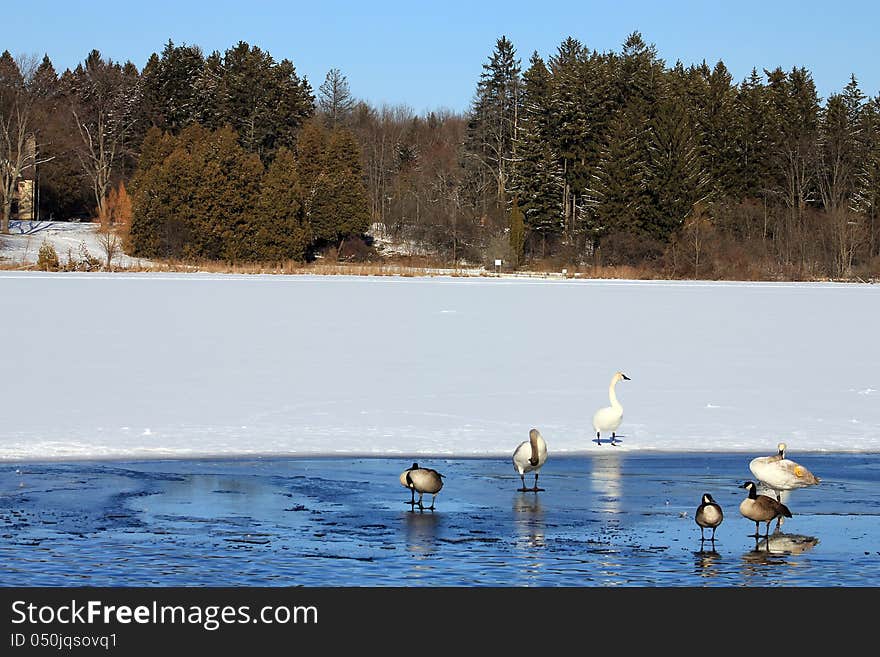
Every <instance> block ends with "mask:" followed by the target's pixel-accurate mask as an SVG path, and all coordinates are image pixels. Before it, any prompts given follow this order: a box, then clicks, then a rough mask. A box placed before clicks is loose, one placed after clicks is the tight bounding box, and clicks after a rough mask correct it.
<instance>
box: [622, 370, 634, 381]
mask: <svg viewBox="0 0 880 657" xmlns="http://www.w3.org/2000/svg"><path fill="white" fill-rule="evenodd" d="M620 375H621V376H622V377H623V378H624V379H626V380H627V381H632V379H631V378H629V377H628V376H627V375H626V374H624V373H623V372H621V373H620Z"/></svg>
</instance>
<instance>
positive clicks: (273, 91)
mask: <svg viewBox="0 0 880 657" xmlns="http://www.w3.org/2000/svg"><path fill="white" fill-rule="evenodd" d="M195 87H196V91H197V98H198V99H199V101H198V102H199V105H200V106H201V108H202V109H201V112H200V120H201V121H202V122H203V123H204V124H205V125H206V126H208V127H210V128H212V129H218V128H221V127H222V126H223V125H226V124H228V125H230V126H231V127H232V128H233V129H234V130H235V131H236V133H237V134H238V135H239V141H240V143H241V145H242V147H244V148H245V149H246V150H248V151H251V152H254V153H257V154H259V155H260V157H261V158H262V159H263V160H264V161H268V160H270V159H271V158H272V156H273V155H274V153H275V150H276V149H278V148H280V147H281V146H287V147H288V148H292V147H293V146H294V145H295V143H296V135H297V133H298V131H299V129H300V128H301V127H302V125H303V123H304V122H305V121H306V120H307V119H308V118H309V117H310V116H311V115H312V114H313V113H314V96H313V95H312V90H311V86H310V85H309V83H308V81H307V80H305V79H300V77H299V76H298V75H297V73H296V69H295V67H294V66H293V63H292V62H291V61H290V60H287V59H284V60H282V61H280V62H276V61H275V59H274V58H273V57H272V56H271V55H270V54H269V53H267V52H264V51H263V50H261V49H260V48H258V47H256V46H250V45H249V44H247V43H245V42H244V41H240V42H239V43H238V44H237V45H236V46H235V47H233V48H230V49H228V50H226V52H225V53H224V54H223V55H222V57H221V55H220V54H219V53H216V52H215V53H212V54H211V55H210V56H209V57H208V58H207V59H206V60H205V66H204V68H203V70H202V73H201V75H200V76H199V77H198V78H197V81H196V84H195Z"/></svg>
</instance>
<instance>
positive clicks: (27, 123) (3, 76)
mask: <svg viewBox="0 0 880 657" xmlns="http://www.w3.org/2000/svg"><path fill="white" fill-rule="evenodd" d="M37 67H38V60H37V58H36V57H35V56H31V55H20V56H19V57H18V58H16V59H13V57H12V55H10V54H9V51H8V50H7V51H4V52H3V54H2V55H0V203H2V212H0V233H8V232H9V220H10V218H11V216H12V202H13V199H14V198H15V196H16V195H17V192H18V185H19V182H20V181H21V178H22V176H23V175H24V174H26V173H28V172H33V170H34V169H35V168H36V166H37V165H38V164H39V163H40V162H41V160H40V155H39V148H38V145H37V141H36V135H35V126H34V125H33V123H34V106H35V100H36V96H35V94H34V93H33V90H32V88H31V87H32V83H33V80H34V74H35V73H36V71H37Z"/></svg>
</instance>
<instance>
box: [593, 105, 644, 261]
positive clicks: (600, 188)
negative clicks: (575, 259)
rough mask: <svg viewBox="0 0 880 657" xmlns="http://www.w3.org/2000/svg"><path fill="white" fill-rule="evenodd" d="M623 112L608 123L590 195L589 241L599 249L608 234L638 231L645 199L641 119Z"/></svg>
mask: <svg viewBox="0 0 880 657" xmlns="http://www.w3.org/2000/svg"><path fill="white" fill-rule="evenodd" d="M634 111H635V110H633V109H627V108H623V109H622V110H620V111H619V112H618V113H617V115H616V116H615V117H614V118H613V119H612V120H611V123H610V124H609V127H608V132H607V135H606V138H605V142H604V143H603V145H602V147H601V149H600V152H599V158H598V162H597V165H596V172H595V174H594V180H593V188H592V193H593V194H594V195H595V197H596V200H597V203H596V209H595V217H596V223H595V226H594V234H593V236H592V237H593V240H594V243H595V244H597V245H599V244H600V243H601V241H602V239H603V238H604V237H606V236H607V235H609V234H611V233H632V234H635V233H637V232H638V231H639V227H640V223H641V214H642V210H643V207H644V200H645V196H646V185H645V173H646V165H647V162H646V160H644V159H642V155H643V149H642V148H641V146H640V143H642V142H646V141H647V140H646V138H645V136H646V134H647V133H646V132H645V130H643V129H642V125H641V123H642V120H641V117H638V116H632V115H631V113H633V112H634Z"/></svg>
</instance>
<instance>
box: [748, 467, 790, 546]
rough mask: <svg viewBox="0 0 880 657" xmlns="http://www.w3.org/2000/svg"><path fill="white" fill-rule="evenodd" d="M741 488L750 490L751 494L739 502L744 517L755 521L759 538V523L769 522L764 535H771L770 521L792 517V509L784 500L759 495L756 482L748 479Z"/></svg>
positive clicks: (756, 533) (756, 534) (756, 535)
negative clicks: (790, 509)
mask: <svg viewBox="0 0 880 657" xmlns="http://www.w3.org/2000/svg"><path fill="white" fill-rule="evenodd" d="M740 488H745V489H746V490H747V491H749V496H748V497H747V498H746V499H744V500H743V501H742V502H740V503H739V512H740V513H741V514H743V516H744V517H746V518H748V519H749V520H751V521H753V522H754V523H755V534H754V536H755V537H756V538H757V537H758V536H760V533H759V531H758V523H761V522H765V523H767V527H766V532H765V533H764V536H769V535H770V523H771V522H772V521H773V520H775V519H776V518H782V517H786V518H791V511H789V509H788V507H787V506H785V505H784V504H783V503H782V502H780V501H778V500H774V499H773V498H772V497H770V496H768V495H758V492H757V487H756V486H755V482H753V481H747V482H746V483H744V484H743V485H742V486H740Z"/></svg>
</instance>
